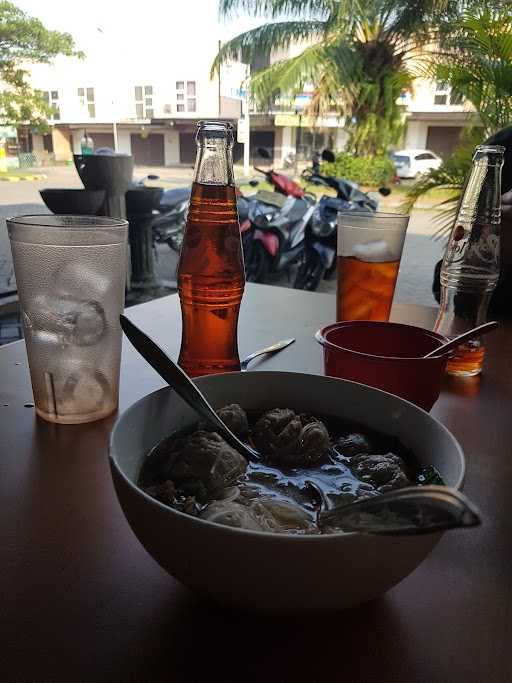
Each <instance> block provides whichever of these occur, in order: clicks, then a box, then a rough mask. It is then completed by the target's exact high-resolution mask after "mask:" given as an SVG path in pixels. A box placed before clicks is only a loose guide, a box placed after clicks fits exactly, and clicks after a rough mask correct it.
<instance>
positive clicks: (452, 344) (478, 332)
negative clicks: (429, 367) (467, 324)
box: [423, 320, 499, 358]
mask: <svg viewBox="0 0 512 683" xmlns="http://www.w3.org/2000/svg"><path fill="white" fill-rule="evenodd" d="M498 324H499V323H498V322H497V321H496V320H491V321H489V322H488V323H484V324H483V325H478V327H474V328H473V329H472V330H468V331H467V332H464V333H463V334H459V336H458V337H454V338H453V339H450V341H447V342H445V343H444V344H441V346H438V347H437V349H434V350H433V351H430V353H427V355H426V356H423V358H433V357H434V356H440V355H443V354H445V353H446V352H447V351H452V349H456V348H457V346H460V345H461V344H463V343H464V342H465V341H468V340H469V339H475V338H477V337H481V336H482V335H483V334H487V332H490V331H491V330H495V329H496V328H497V327H498Z"/></svg>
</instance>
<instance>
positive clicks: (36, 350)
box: [7, 215, 128, 424]
mask: <svg viewBox="0 0 512 683" xmlns="http://www.w3.org/2000/svg"><path fill="white" fill-rule="evenodd" d="M7 227H8V231H9V238H10V240H11V250H12V257H13V262H14V270H15V275H16V282H17V286H18V294H19V299H20V306H21V311H22V318H23V328H24V331H25V341H26V345H27V355H28V362H29V367H30V377H31V380H32V389H33V392H34V402H35V409H36V412H37V414H38V415H39V416H40V417H42V418H43V419H45V420H48V421H50V422H58V423H62V424H76V423H82V422H92V421H93V420H99V419H101V418H103V417H106V416H107V415H110V414H111V413H113V412H114V411H115V410H116V409H117V405H118V395H119V366H120V359H121V328H120V325H119V314H120V313H121V312H122V310H123V307H124V291H125V281H126V243H127V233H128V223H127V221H124V220H119V219H114V218H104V217H100V216H98V217H94V216H54V215H48V216H45V215H38V216H18V217H15V218H10V219H8V220H7Z"/></svg>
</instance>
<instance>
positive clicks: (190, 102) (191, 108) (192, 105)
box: [187, 98, 196, 111]
mask: <svg viewBox="0 0 512 683" xmlns="http://www.w3.org/2000/svg"><path fill="white" fill-rule="evenodd" d="M187 109H188V111H196V100H195V98H194V99H193V100H191V99H188V100H187Z"/></svg>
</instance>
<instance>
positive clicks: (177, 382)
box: [119, 315, 260, 462]
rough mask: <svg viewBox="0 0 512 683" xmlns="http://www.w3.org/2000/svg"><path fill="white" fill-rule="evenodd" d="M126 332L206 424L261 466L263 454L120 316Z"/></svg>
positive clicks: (132, 325) (187, 377)
mask: <svg viewBox="0 0 512 683" xmlns="http://www.w3.org/2000/svg"><path fill="white" fill-rule="evenodd" d="M119 320H120V323H121V327H122V329H123V332H124V333H125V335H126V336H127V337H128V339H129V340H130V341H131V343H132V344H133V346H134V347H135V348H136V349H137V351H138V352H139V353H140V355H141V356H142V357H143V358H144V359H145V360H146V361H147V362H148V363H149V364H150V365H151V367H152V368H153V369H154V370H156V372H158V374H159V375H160V377H162V379H164V380H165V381H166V382H167V384H169V386H171V387H172V388H173V389H174V391H175V392H176V393H177V394H178V396H181V398H182V399H183V400H184V401H185V403H187V404H188V405H189V406H190V407H191V408H192V410H195V411H196V413H197V414H198V415H200V416H201V417H202V418H203V420H206V422H208V423H209V424H210V425H211V426H212V427H213V428H214V429H215V431H216V432H218V433H219V434H220V435H221V436H223V437H224V439H225V440H226V441H227V442H228V444H229V445H230V446H232V447H233V448H234V449H236V450H237V451H238V452H239V453H241V454H242V455H244V456H245V457H246V458H247V459H248V460H251V461H253V462H257V461H259V460H260V456H259V453H258V452H257V451H256V450H254V449H253V448H251V447H250V446H248V445H247V444H245V443H244V442H243V441H240V439H239V438H238V437H237V436H235V434H233V432H232V431H231V430H230V429H229V427H228V426H227V425H226V424H225V423H224V422H223V421H222V420H221V419H220V417H219V416H218V415H217V413H216V412H215V410H214V409H213V408H212V406H211V405H210V404H209V403H208V401H207V400H206V398H205V397H204V396H203V394H202V393H201V392H200V391H199V389H198V388H197V387H196V385H195V384H194V383H193V382H192V380H191V379H190V377H189V376H188V375H187V374H186V373H185V372H183V370H182V369H181V368H180V367H179V366H178V365H176V363H175V362H174V361H172V360H171V359H170V358H169V356H168V355H167V354H166V353H165V352H164V351H162V349H161V348H160V347H159V346H158V345H157V344H155V342H154V341H153V340H152V339H150V338H149V337H148V336H147V334H145V333H144V332H142V330H140V329H139V328H138V327H137V325H134V324H133V323H132V322H131V320H128V318H127V317H126V316H124V315H120V316H119Z"/></svg>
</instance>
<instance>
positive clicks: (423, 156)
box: [391, 149, 443, 178]
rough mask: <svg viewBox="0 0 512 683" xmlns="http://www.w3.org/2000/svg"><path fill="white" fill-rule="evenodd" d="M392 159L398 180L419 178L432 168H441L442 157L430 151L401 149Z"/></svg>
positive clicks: (394, 153)
mask: <svg viewBox="0 0 512 683" xmlns="http://www.w3.org/2000/svg"><path fill="white" fill-rule="evenodd" d="M391 159H392V160H393V163H394V164H395V168H396V175H397V176H398V178H419V177H420V176H421V175H423V173H427V172H428V171H430V169H431V168H439V166H441V164H442V163H443V160H442V159H441V157H438V156H437V154H434V152H431V151H430V150H428V149H401V150H399V151H397V152H393V154H392V155H391Z"/></svg>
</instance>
